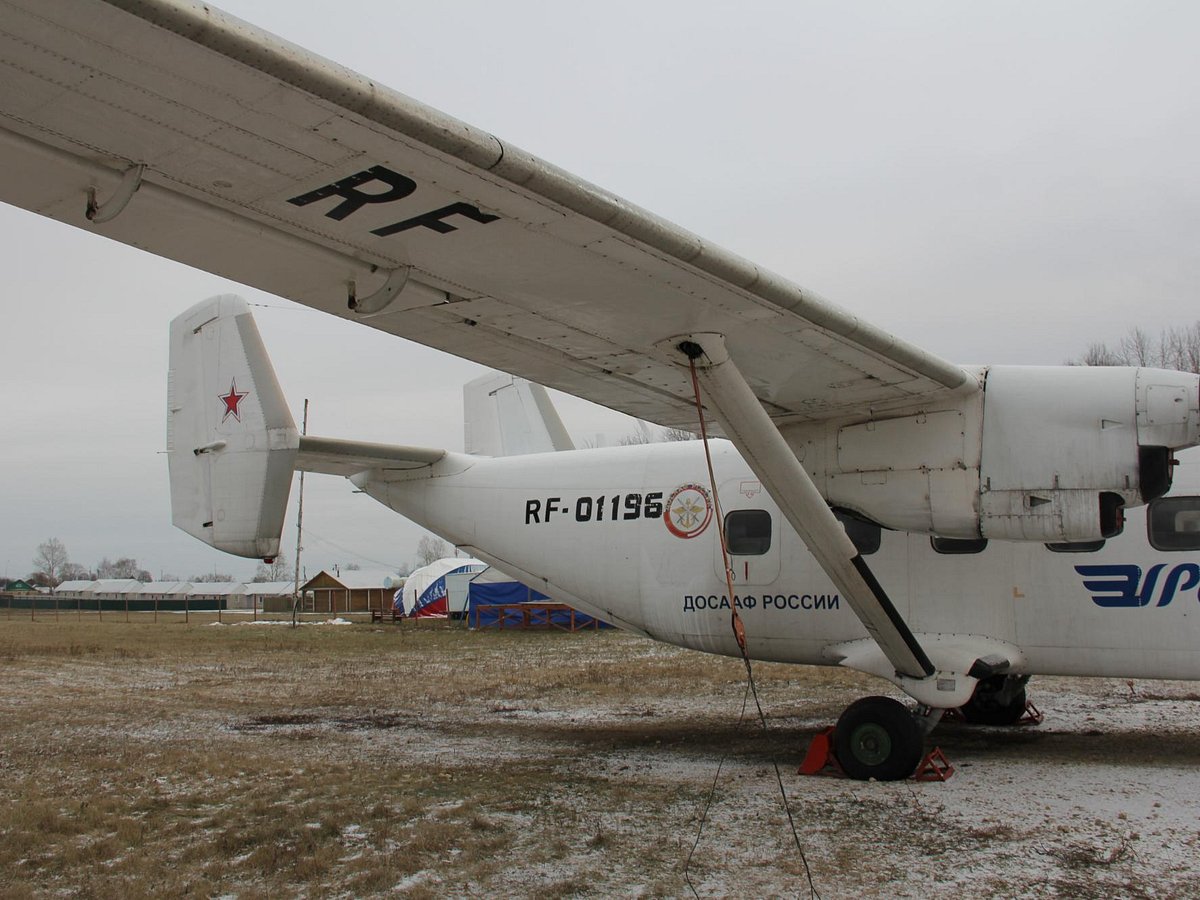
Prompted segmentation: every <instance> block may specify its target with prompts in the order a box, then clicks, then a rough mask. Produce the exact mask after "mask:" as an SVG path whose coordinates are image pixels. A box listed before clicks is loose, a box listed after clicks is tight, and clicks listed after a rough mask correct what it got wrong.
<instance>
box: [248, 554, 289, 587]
mask: <svg viewBox="0 0 1200 900" xmlns="http://www.w3.org/2000/svg"><path fill="white" fill-rule="evenodd" d="M291 577H292V567H291V566H289V565H288V561H287V557H285V556H284V554H283V553H282V552H281V553H280V554H279V555H278V556H276V557H275V561H274V562H271V563H259V564H258V569H257V570H256V571H255V573H254V577H253V578H251V579H250V582H251V583H252V584H262V583H263V582H265V581H287V580H288V579H289V578H291Z"/></svg>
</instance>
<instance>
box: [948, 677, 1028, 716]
mask: <svg viewBox="0 0 1200 900" xmlns="http://www.w3.org/2000/svg"><path fill="white" fill-rule="evenodd" d="M1004 688H1005V676H1003V675H998V676H995V677H993V678H985V679H984V680H983V681H981V682H979V684H977V685H976V686H975V693H974V694H972V695H971V699H970V700H968V701H967V702H966V704H965V705H964V706H963V708H962V710H961V712H962V717H963V718H964V719H965V720H966V721H968V722H970V723H971V724H972V725H1013V724H1015V723H1016V722H1017V720H1018V719H1020V718H1021V716H1023V715H1024V714H1025V685H1021V686H1020V687H1019V688H1017V689H1016V690H1008V691H1005V690H1004Z"/></svg>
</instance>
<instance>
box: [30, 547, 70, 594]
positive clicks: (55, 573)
mask: <svg viewBox="0 0 1200 900" xmlns="http://www.w3.org/2000/svg"><path fill="white" fill-rule="evenodd" d="M70 562H71V560H70V558H69V557H68V556H67V547H66V545H65V544H64V543H63V542H62V541H60V540H59V539H58V538H56V537H52V538H48V539H46V540H44V541H42V543H40V544H38V548H37V553H36V554H34V557H33V565H34V569H35V570H36V571H38V572H40V573H41V574H43V575H45V576H46V580H47V581H49V582H50V586H51V587H55V586H57V585H58V583H59V582H60V581H62V570H63V568H64V567H65V566H66V565H68V564H69V563H70Z"/></svg>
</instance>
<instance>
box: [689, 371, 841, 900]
mask: <svg viewBox="0 0 1200 900" xmlns="http://www.w3.org/2000/svg"><path fill="white" fill-rule="evenodd" d="M688 365H689V367H690V368H691V372H692V391H693V393H694V395H695V398H696V416H697V418H698V419H699V421H700V441H701V443H702V444H703V445H704V461H705V462H706V463H707V464H708V485H709V489H710V490H711V491H712V501H713V515H715V516H716V517H717V536H718V538H719V540H720V541H721V563H722V565H723V566H724V567H725V584H726V587H727V588H728V590H729V593H728V595H727V596H728V597H729V610H730V613H729V626H730V628H732V629H733V636H734V639H735V640H736V641H737V645H738V650H740V651H741V654H742V662H743V663H744V664H745V666H746V694H745V695H744V696H743V697H742V712H741V715H740V716H738V727H741V724H742V722H743V721H744V720H745V718H746V703H747V700H748V699H749V697H750V696H753V697H754V706H755V708H756V709H757V710H758V721H759V724H760V725H762V730H763V732H764V733H765V732H766V731H768V728H767V717H766V716H765V715H764V714H763V708H762V704H761V703H760V702H759V700H758V687H757V686H756V685H755V684H754V669H753V667H752V666H751V664H750V655H749V654H748V653H747V652H746V626H745V625H743V624H742V617H741V616H740V615H739V614H738V610H737V602H736V600H735V598H734V594H733V567H732V566H731V565H730V562H729V545H728V544H727V543H726V542H725V517H724V516H722V515H721V501H720V499H719V498H718V496H717V478H716V475H715V474H714V472H713V461H712V452H711V450H710V449H709V446H708V429H707V428H706V426H705V423H704V404H703V402H702V401H701V399H700V380H699V378H698V377H697V376H696V360H695V359H693V358H689V359H688ZM728 757H729V751H728V750H726V751H725V755H724V756H722V757H721V762H720V763H719V764H718V765H717V774H716V776H715V777H714V778H713V783H712V787H711V788H710V789H709V791H708V798H707V799H706V800H705V801H704V811H703V812H702V813H701V814H700V825H699V827H697V829H696V840H695V841H693V842H692V849H691V851H690V852H689V853H688V858H687V862H686V863H684V866H683V879H684V881H686V882H687V886H688V887H689V888H690V889H691V891H692V894H694V895H695V896H696V897H697V900H698V898H699V897H700V894H699V893H698V892H697V891H696V888H695V886H694V885H693V884H692V879H691V878H690V877H689V876H688V869H689V867H690V866H691V864H692V857H693V856H694V855H695V853H696V848H697V847H698V846H699V845H700V837H701V835H703V834H704V824H705V822H706V821H707V820H708V808H709V807H710V806H711V805H712V801H713V795H714V794H715V793H716V790H717V782H718V781H719V780H720V778H721V769H722V767H723V766H724V765H725V760H726V759H727V758H728ZM771 765H772V766H774V767H775V781H776V782H777V783H778V784H779V796H780V797H781V798H782V799H783V811H784V812H785V813H787V820H788V825H789V826H791V829H792V840H793V841H794V842H795V844H796V852H797V853H799V854H800V862H802V863H803V864H804V874H805V877H807V879H808V892H809V896H810V897H812V898H816V900H820V896H821V895H820V894H818V893H817V888H816V885H814V884H813V877H812V870H810V869H809V867H808V857H807V856H805V854H804V847H802V846H801V844H800V835H799V834H798V833H797V831H796V821H795V819H793V818H792V808H791V807H790V806H789V805H788V797H787V790H786V789H785V788H784V786H783V775H782V773H780V771H779V762H778V761H777V760H776V759H775V758H774V757H772V758H771Z"/></svg>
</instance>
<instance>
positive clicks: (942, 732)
mask: <svg viewBox="0 0 1200 900" xmlns="http://www.w3.org/2000/svg"><path fill="white" fill-rule="evenodd" d="M205 621H206V620H205V619H203V618H201V617H198V616H193V617H192V618H191V624H190V625H188V626H184V625H182V624H179V623H172V624H166V623H164V622H160V623H159V624H157V625H155V624H151V623H149V622H147V621H144V620H138V619H137V617H135V621H134V622H131V623H129V624H126V623H125V622H123V621H120V620H119V618H118V617H115V616H107V615H106V617H105V620H104V621H103V622H100V621H97V620H95V619H91V620H89V619H88V618H86V617H85V618H84V619H82V620H77V619H74V618H73V617H69V616H64V617H62V618H61V619H60V620H59V621H57V622H56V621H54V620H53V618H51V617H46V618H39V619H38V620H37V621H34V622H31V621H29V620H28V619H21V618H19V617H14V618H11V619H6V618H2V617H0V677H2V678H3V689H2V690H0V896H3V897H25V896H49V895H56V896H58V895H62V896H87V897H121V898H125V897H140V896H164V895H172V896H197V897H239V898H241V897H245V898H252V897H292V896H295V897H300V896H305V897H327V896H344V897H355V896H371V895H382V894H400V895H405V896H417V897H421V896H497V895H502V896H535V897H574V896H611V895H618V896H636V895H642V896H688V895H690V891H689V889H688V887H687V884H686V882H685V881H684V878H683V866H684V861H685V860H686V858H687V855H688V851H689V849H690V847H691V844H692V841H693V840H694V838H695V835H696V828H697V823H698V821H699V814H700V811H701V809H702V808H703V804H704V801H705V798H706V796H707V794H708V791H709V788H710V786H711V785H712V783H713V780H714V777H715V776H716V774H717V767H718V764H719V763H720V762H721V760H722V758H723V756H725V754H726V751H728V758H727V760H726V762H725V764H724V768H723V770H722V774H721V777H720V779H719V782H718V786H717V791H716V794H715V798H714V802H713V806H712V809H711V811H710V814H709V820H708V824H707V826H706V830H705V832H704V837H703V839H702V841H701V843H700V847H699V849H698V851H697V854H696V857H695V860H694V861H693V864H692V870H691V876H692V881H693V882H694V883H695V885H696V888H697V891H698V892H699V894H700V895H701V896H808V886H807V881H806V879H805V877H804V874H803V865H802V863H801V860H800V858H799V855H798V854H797V852H796V849H795V847H794V845H793V843H792V838H791V834H790V832H789V831H788V829H787V825H786V819H785V817H784V814H783V810H782V807H781V804H780V800H779V796H778V788H777V785H776V783H775V778H774V771H773V769H772V767H771V762H772V760H777V761H778V762H779V763H780V765H781V767H782V770H783V772H784V780H785V784H786V786H787V790H788V793H789V796H790V799H791V806H792V810H793V813H794V815H795V816H796V821H797V824H798V826H799V830H800V839H801V843H802V845H803V847H804V849H805V852H806V855H807V858H808V861H809V864H810V865H811V869H812V875H813V879H814V883H815V885H816V888H817V890H818V891H819V892H820V896H822V897H825V898H835V897H855V896H863V895H867V896H887V897H894V896H914V897H916V896H921V897H929V896H935V897H940V896H945V897H952V896H954V897H956V896H959V895H961V894H963V893H965V892H968V891H969V892H971V893H973V894H978V895H981V896H1018V895H1019V896H1036V897H1041V896H1045V897H1051V896H1113V895H1114V894H1120V895H1126V896H1147V897H1150V896H1156V897H1158V896H1165V897H1188V896H1197V895H1200V861H1197V850H1198V849H1200V824H1198V822H1197V816H1196V805H1197V803H1198V802H1200V767H1198V766H1197V763H1200V741H1198V738H1200V693H1197V692H1195V691H1194V690H1193V686H1189V685H1180V684H1167V685H1163V684H1151V683H1145V684H1140V683H1139V684H1137V685H1132V686H1131V685H1127V684H1125V683H1124V682H1100V681H1082V680H1067V679H1045V680H1042V681H1040V682H1037V683H1036V684H1037V685H1038V687H1037V689H1036V690H1035V691H1034V694H1033V695H1034V697H1035V698H1036V699H1037V701H1038V702H1039V704H1040V705H1041V706H1042V707H1043V709H1044V710H1045V711H1046V712H1047V721H1046V724H1045V725H1043V726H1041V727H1040V728H1038V729H1023V730H1019V731H1011V730H1010V731H999V730H992V729H968V728H966V727H963V726H953V725H948V726H944V727H942V728H940V729H939V730H938V732H937V733H936V737H937V742H938V743H940V744H941V746H942V747H943V748H944V749H945V750H946V751H947V753H948V754H949V755H950V756H951V758H952V760H953V761H954V762H955V763H957V764H958V765H959V771H958V773H957V774H956V775H955V776H954V778H952V779H951V781H950V782H948V783H946V784H916V783H902V784H887V785H881V784H863V783H855V782H848V781H842V780H837V779H831V778H803V777H801V776H797V775H795V774H794V773H795V769H796V766H797V765H798V764H799V761H800V758H801V755H802V751H803V748H804V746H805V744H806V743H807V741H808V740H809V738H811V736H812V735H813V733H814V732H815V731H816V730H817V729H818V728H820V727H821V726H823V725H825V724H828V723H831V722H832V721H834V720H835V719H836V717H837V715H838V713H839V712H840V710H841V708H842V707H843V706H844V705H845V704H846V703H848V702H850V701H851V700H853V699H854V698H855V697H857V696H860V695H862V694H864V693H868V692H879V691H880V687H881V685H879V684H878V683H874V682H871V681H869V680H868V679H865V678H860V677H858V676H855V675H853V674H852V673H846V672H838V671H830V670H821V669H809V668H801V667H787V666H781V665H759V666H758V667H757V668H756V673H757V676H758V680H759V685H760V693H761V696H762V699H763V704H764V708H765V709H766V711H767V714H768V717H769V720H770V726H771V728H770V731H769V733H767V734H766V735H764V734H762V733H761V732H760V731H758V730H757V729H756V727H755V726H754V724H753V723H752V722H747V723H746V724H744V725H742V726H740V727H739V725H738V714H739V711H740V709H741V701H742V697H743V689H744V682H743V671H742V668H741V666H740V663H738V662H737V661H734V660H726V659H719V658H713V657H708V656H705V655H702V654H698V653H690V652H686V651H682V650H676V649H673V648H670V647H666V646H663V645H660V644H655V643H652V642H649V641H645V640H640V639H637V638H634V637H630V636H627V635H623V634H620V633H614V632H608V633H599V634H596V633H581V634H573V635H572V634H560V633H551V634H545V633H513V632H506V633H498V632H470V631H466V630H464V629H462V628H460V627H457V626H454V625H447V624H445V623H441V624H430V623H422V624H419V625H414V624H413V623H405V624H404V625H403V626H396V625H392V624H385V625H370V624H366V623H360V624H355V625H353V626H336V625H307V626H304V627H302V628H298V629H294V630H293V629H291V628H287V627H283V626H278V625H257V626H255V625H250V624H224V625H210V624H205ZM228 621H229V619H228V617H227V618H226V622H228Z"/></svg>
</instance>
